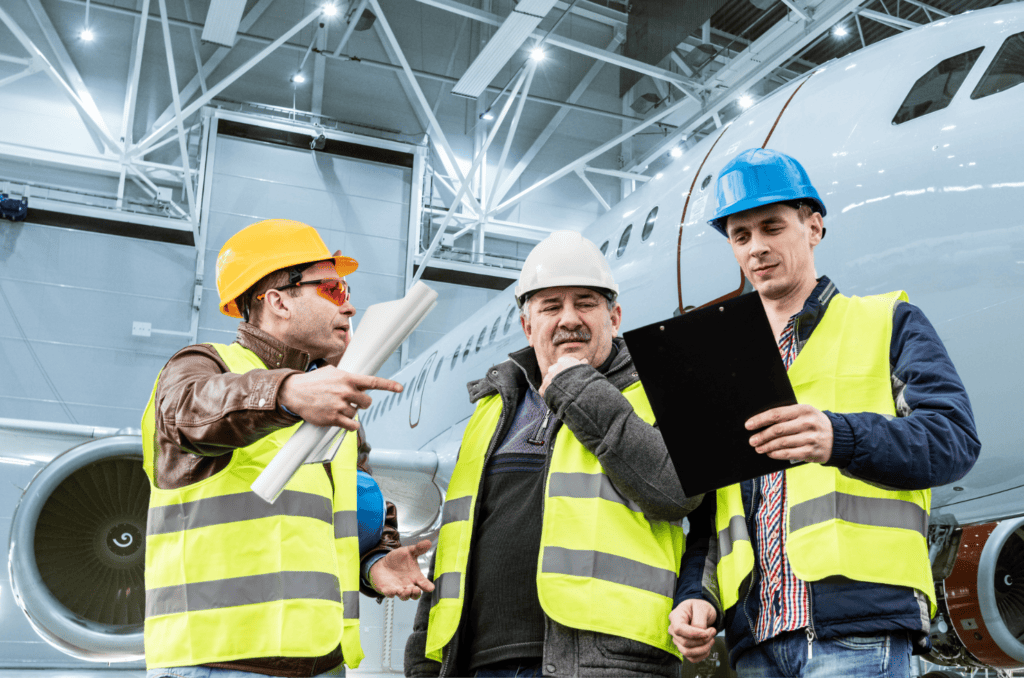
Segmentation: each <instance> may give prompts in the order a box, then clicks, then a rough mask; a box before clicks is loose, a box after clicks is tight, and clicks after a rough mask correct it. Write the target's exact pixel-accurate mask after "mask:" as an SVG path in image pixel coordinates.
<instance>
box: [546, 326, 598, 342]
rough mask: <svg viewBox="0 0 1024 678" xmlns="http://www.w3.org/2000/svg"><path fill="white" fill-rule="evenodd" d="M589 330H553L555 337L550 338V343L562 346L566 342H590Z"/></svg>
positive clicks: (582, 328)
mask: <svg viewBox="0 0 1024 678" xmlns="http://www.w3.org/2000/svg"><path fill="white" fill-rule="evenodd" d="M590 336H591V335H590V330H588V329H587V328H585V327H580V328H579V329H575V330H565V329H561V328H559V329H557V330H555V336H553V337H552V338H551V343H552V344H554V345H555V346H558V345H559V344H564V343H566V342H568V341H590Z"/></svg>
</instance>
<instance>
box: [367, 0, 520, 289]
mask: <svg viewBox="0 0 1024 678" xmlns="http://www.w3.org/2000/svg"><path fill="white" fill-rule="evenodd" d="M371 2H373V4H374V5H377V0H371ZM525 79H526V71H523V72H522V73H520V75H519V77H518V78H517V79H516V82H515V85H513V87H512V91H511V92H509V96H508V99H507V100H506V101H505V105H504V106H502V108H501V113H499V114H498V117H497V118H496V119H495V121H494V126H493V127H491V131H490V133H488V135H487V139H486V140H485V141H484V144H483V146H481V148H480V150H479V151H478V152H477V154H476V157H474V158H473V164H472V165H471V166H470V168H469V171H467V172H466V177H472V176H473V174H474V173H475V172H476V171H477V168H478V167H480V165H481V163H483V161H484V159H485V158H486V157H487V149H488V148H490V146H491V142H493V141H494V137H495V136H496V135H497V133H498V130H499V129H500V128H501V123H502V122H504V120H505V116H506V115H508V111H509V108H511V107H512V101H513V100H514V99H515V98H516V95H517V94H518V93H519V90H520V89H521V88H522V86H523V82H524V81H525ZM468 189H469V181H468V179H466V180H464V181H463V182H462V184H461V185H460V186H459V191H458V192H457V193H456V194H455V198H454V199H453V200H452V208H454V207H455V206H456V205H458V204H459V202H460V201H461V200H462V196H463V195H464V194H465V193H466V192H467V191H468ZM453 213H454V209H449V210H448V214H446V215H445V217H444V219H443V220H442V221H441V226H440V228H438V229H437V234H436V235H435V236H434V239H433V240H432V241H431V242H430V247H428V248H427V251H426V252H425V253H424V254H423V258H422V259H421V260H420V267H419V270H418V271H416V275H414V276H413V278H412V282H411V283H409V286H410V287H412V286H413V285H415V284H416V281H417V280H419V279H420V278H421V277H422V276H423V272H424V271H425V270H426V267H427V261H429V260H430V257H431V256H432V255H433V254H434V251H435V250H436V249H437V246H438V245H439V244H441V237H442V236H443V235H444V231H445V229H446V228H447V227H448V224H449V223H451V220H452V216H453ZM478 214H480V219H481V222H482V221H483V219H485V218H486V215H485V214H483V213H482V212H478Z"/></svg>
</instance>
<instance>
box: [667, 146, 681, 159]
mask: <svg viewBox="0 0 1024 678" xmlns="http://www.w3.org/2000/svg"><path fill="white" fill-rule="evenodd" d="M668 154H669V155H671V156H672V157H673V158H681V157H683V149H681V148H679V147H678V146H673V147H672V150H671V151H669V152H668Z"/></svg>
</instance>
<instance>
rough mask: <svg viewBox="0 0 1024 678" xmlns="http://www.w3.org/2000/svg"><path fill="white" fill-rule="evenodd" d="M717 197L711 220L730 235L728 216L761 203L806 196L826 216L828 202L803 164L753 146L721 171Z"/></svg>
mask: <svg viewBox="0 0 1024 678" xmlns="http://www.w3.org/2000/svg"><path fill="white" fill-rule="evenodd" d="M715 198H716V200H717V201H718V209H717V211H716V212H715V216H714V218H713V219H711V220H710V221H708V223H709V224H711V225H712V226H714V227H715V228H716V229H717V230H718V232H719V233H721V234H722V235H724V236H726V237H728V234H727V233H726V232H725V221H726V217H728V216H729V215H730V214H737V213H739V212H743V211H745V210H749V209H751V208H753V207H760V206H761V205H770V204H772V203H776V202H788V201H790V200H802V201H804V202H806V203H808V204H809V205H810V206H811V207H812V208H813V209H814V211H815V212H818V213H819V214H821V216H825V204H824V203H823V202H821V197H819V196H818V192H817V191H816V190H814V186H812V185H811V178H810V177H808V176H807V171H806V170H805V169H804V168H803V165H801V164H800V163H799V162H797V161H796V159H795V158H791V157H790V156H788V155H786V154H785V153H779V152H778V151H773V150H769V149H767V148H751V149H749V150H746V151H743V152H742V153H740V154H739V155H737V156H736V157H735V158H733V159H732V160H730V161H729V163H728V164H726V166H725V167H723V168H722V171H721V172H719V174H718V181H717V182H716V184H715Z"/></svg>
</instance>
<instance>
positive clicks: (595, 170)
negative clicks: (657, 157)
mask: <svg viewBox="0 0 1024 678" xmlns="http://www.w3.org/2000/svg"><path fill="white" fill-rule="evenodd" d="M581 169H582V170H583V171H584V172H590V173H591V174H603V175H605V176H608V177H618V178H619V179H626V180H627V181H640V182H643V183H647V182H648V181H650V180H651V177H649V176H647V175H644V174H637V173H636V172H622V171H620V170H612V169H604V168H601V167H589V166H587V165H584V166H583V167H582V168H581Z"/></svg>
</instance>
